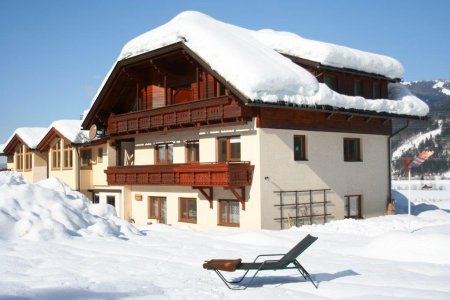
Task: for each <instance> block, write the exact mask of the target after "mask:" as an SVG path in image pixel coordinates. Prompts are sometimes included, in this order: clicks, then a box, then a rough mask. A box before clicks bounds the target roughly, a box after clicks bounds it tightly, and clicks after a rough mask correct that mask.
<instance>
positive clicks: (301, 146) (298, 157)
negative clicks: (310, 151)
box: [294, 135, 306, 161]
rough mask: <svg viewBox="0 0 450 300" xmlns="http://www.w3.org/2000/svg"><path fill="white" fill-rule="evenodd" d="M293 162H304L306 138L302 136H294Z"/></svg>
mask: <svg viewBox="0 0 450 300" xmlns="http://www.w3.org/2000/svg"><path fill="white" fill-rule="evenodd" d="M294 160H295V161H302V160H306V137H305V136H304V135H294Z"/></svg>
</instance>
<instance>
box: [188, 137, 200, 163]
mask: <svg viewBox="0 0 450 300" xmlns="http://www.w3.org/2000/svg"><path fill="white" fill-rule="evenodd" d="M195 145H196V146H197V147H195ZM192 146H194V147H193V148H191V147H192ZM191 151H193V152H194V154H193V156H194V159H193V160H191V155H190V154H191ZM186 162H187V163H199V162H200V142H199V141H198V140H194V141H188V142H186Z"/></svg>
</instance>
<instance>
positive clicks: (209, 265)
mask: <svg viewBox="0 0 450 300" xmlns="http://www.w3.org/2000/svg"><path fill="white" fill-rule="evenodd" d="M316 240H317V237H314V236H312V235H309V234H308V235H307V236H306V237H305V238H304V239H303V240H301V241H300V242H299V243H298V244H297V245H296V246H295V247H294V248H292V249H291V250H290V251H289V252H288V253H286V254H262V255H258V256H257V257H256V258H255V260H254V261H253V262H251V263H245V262H244V263H243V262H242V261H241V259H212V260H209V261H206V262H205V263H204V264H203V268H204V269H207V270H213V271H214V272H216V274H217V275H218V276H219V278H220V279H222V281H223V282H224V283H225V285H226V286H227V287H228V288H229V289H232V290H245V289H246V288H247V287H249V286H250V284H251V283H252V282H253V279H255V277H256V275H257V274H258V273H259V271H265V270H274V271H276V270H287V269H297V270H298V271H299V272H300V274H301V275H302V276H303V278H304V279H305V280H309V281H311V283H312V284H313V285H314V286H315V287H316V289H317V288H318V287H317V285H316V283H315V282H314V281H313V280H312V278H311V275H309V273H308V272H307V271H306V270H305V268H303V266H302V265H301V264H300V263H299V262H298V261H297V257H298V256H299V255H300V254H301V253H302V252H303V251H305V250H306V249H307V248H308V247H309V246H311V244H312V243H314V242H315V241H316ZM270 256H281V258H280V259H278V260H277V259H268V260H264V261H262V262H257V260H258V259H259V258H260V257H270ZM219 270H220V271H227V272H234V271H236V270H242V271H245V273H244V275H243V276H242V277H241V278H240V279H238V280H234V281H228V280H226V279H225V277H224V276H223V275H222V273H221V272H220V271H219ZM250 270H255V271H256V272H255V274H254V275H253V277H252V278H251V279H250V281H249V282H248V283H247V284H246V285H243V286H239V287H234V286H232V285H234V284H238V283H240V282H242V280H243V279H244V278H245V276H247V273H248V272H249V271H250Z"/></svg>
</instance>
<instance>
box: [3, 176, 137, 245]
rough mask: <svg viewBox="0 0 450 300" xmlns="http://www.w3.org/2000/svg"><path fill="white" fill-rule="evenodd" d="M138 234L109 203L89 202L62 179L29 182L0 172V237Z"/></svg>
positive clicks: (43, 237)
mask: <svg viewBox="0 0 450 300" xmlns="http://www.w3.org/2000/svg"><path fill="white" fill-rule="evenodd" d="M134 235H142V233H141V232H140V231H139V230H137V229H136V228H135V227H134V226H133V225H131V224H129V223H128V222H126V221H123V220H121V219H119V218H118V217H117V216H116V213H115V210H114V208H113V207H112V206H110V205H106V204H90V203H89V201H88V199H87V198H86V197H85V196H84V195H83V194H81V193H79V192H76V191H73V190H72V189H71V188H70V187H69V186H68V185H66V184H65V183H64V182H63V181H61V180H59V179H56V178H49V179H46V180H43V181H40V182H38V183H36V184H30V183H28V182H27V181H25V180H24V179H23V177H22V176H21V175H20V174H19V173H16V172H2V173H0V240H8V239H16V238H21V239H27V240H44V241H46V240H53V239H60V238H70V237H76V236H100V237H115V238H125V239H127V238H129V237H131V236H134Z"/></svg>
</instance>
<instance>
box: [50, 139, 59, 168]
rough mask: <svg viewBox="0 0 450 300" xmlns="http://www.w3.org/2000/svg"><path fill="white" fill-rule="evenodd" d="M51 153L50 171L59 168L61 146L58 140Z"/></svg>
mask: <svg viewBox="0 0 450 300" xmlns="http://www.w3.org/2000/svg"><path fill="white" fill-rule="evenodd" d="M51 153H52V169H59V168H61V144H60V140H58V141H57V142H56V143H55V144H54V145H53V146H52V149H51Z"/></svg>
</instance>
